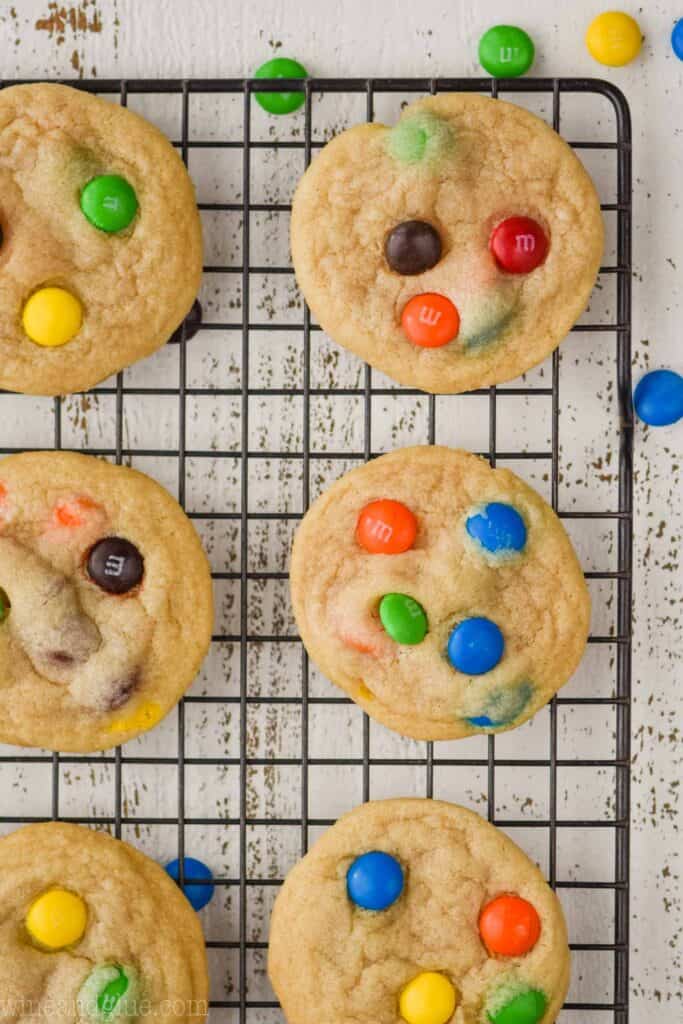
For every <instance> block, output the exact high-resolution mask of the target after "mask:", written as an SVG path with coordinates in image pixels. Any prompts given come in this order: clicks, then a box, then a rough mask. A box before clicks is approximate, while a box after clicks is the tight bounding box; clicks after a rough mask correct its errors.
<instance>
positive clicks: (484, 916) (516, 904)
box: [479, 895, 541, 956]
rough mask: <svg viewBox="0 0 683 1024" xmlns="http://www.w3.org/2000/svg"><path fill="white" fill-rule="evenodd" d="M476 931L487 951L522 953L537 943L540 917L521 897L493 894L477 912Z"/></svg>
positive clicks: (509, 954)
mask: <svg viewBox="0 0 683 1024" xmlns="http://www.w3.org/2000/svg"><path fill="white" fill-rule="evenodd" d="M479 934H480V935H481V939H482V942H483V943H484V945H485V946H486V948H487V949H488V951H489V953H498V954H499V955H500V956H524V954H525V953H528V952H529V951H530V950H532V949H533V948H534V946H535V945H536V943H537V942H538V938H539V936H540V934H541V919H540V918H539V916H538V913H537V911H536V909H535V907H533V906H532V905H531V903H529V902H528V900H523V899H522V897H521V896H512V895H507V896H496V898H495V899H493V900H491V902H490V903H487V904H486V906H485V907H484V909H483V910H482V912H481V914H480V915H479Z"/></svg>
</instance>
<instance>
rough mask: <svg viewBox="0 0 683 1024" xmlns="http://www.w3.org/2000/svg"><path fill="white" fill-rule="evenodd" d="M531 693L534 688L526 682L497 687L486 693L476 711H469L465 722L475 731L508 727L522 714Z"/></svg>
mask: <svg viewBox="0 0 683 1024" xmlns="http://www.w3.org/2000/svg"><path fill="white" fill-rule="evenodd" d="M533 693H534V688H533V686H532V685H531V683H528V682H522V683H517V684H513V685H510V684H509V683H508V684H506V685H505V686H497V687H495V688H494V689H493V690H490V691H489V693H487V695H486V697H485V698H484V702H483V704H482V705H480V706H479V708H478V709H477V710H476V711H475V710H474V709H473V708H471V709H470V711H469V713H468V714H467V715H466V717H465V720H466V721H467V722H469V724H470V725H473V726H474V727H475V728H477V729H498V728H500V727H501V726H504V725H510V723H511V722H514V720H515V719H516V718H519V716H520V715H521V714H522V712H523V711H524V709H525V708H526V706H527V704H528V703H529V701H530V700H531V698H532V696H533Z"/></svg>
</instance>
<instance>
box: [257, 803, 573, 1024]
mask: <svg viewBox="0 0 683 1024" xmlns="http://www.w3.org/2000/svg"><path fill="white" fill-rule="evenodd" d="M370 851H373V852H374V851H376V852H381V853H383V854H384V855H385V856H386V857H389V858H392V859H393V860H394V861H396V862H398V864H399V865H400V867H401V868H402V870H403V889H402V891H401V893H400V895H399V896H398V897H397V898H396V899H395V900H394V902H393V903H391V904H390V905H389V906H387V907H385V908H384V909H377V910H367V909H364V908H363V907H362V906H361V905H358V903H356V902H355V900H354V899H353V895H354V890H353V888H352V886H350V885H349V877H350V876H351V875H352V872H353V870H354V866H355V864H356V863H357V861H358V858H360V857H362V856H364V855H366V854H367V853H368V852H370ZM375 881H377V880H376V879H375ZM380 881H381V880H380ZM501 904H502V912H501ZM492 921H493V924H492ZM530 921H533V922H534V925H535V928H534V927H533V926H532V927H531V928H530V927H529V922H530ZM495 925H498V928H496V927H495ZM501 925H502V927H501ZM510 932H512V933H513V934H516V936H517V947H516V949H515V950H514V951H513V952H512V955H511V952H510V949H507V950H506V952H497V951H496V950H497V948H498V947H501V948H502V944H501V942H500V941H499V938H500V934H502V933H510ZM520 939H521V940H522V941H519V940H520ZM491 944H492V945H493V946H494V947H495V948H494V949H491V948H490V945H491ZM268 973H269V976H270V979H271V982H272V984H273V988H274V989H275V992H276V994H277V996H278V998H279V999H280V1002H281V1004H282V1009H283V1011H284V1013H285V1016H286V1018H287V1021H288V1022H289V1024H317V1022H318V1021H320V1020H330V1021H332V1020H333V1021H354V1022H355V1024H366V1022H367V1024H398V1022H401V1021H407V1022H408V1024H446V1022H447V1021H449V1020H450V1021H453V1024H488V1022H489V1021H492V1022H494V1024H505V1022H506V1021H507V1022H510V1021H512V1020H513V1018H512V1017H510V1016H505V1015H504V1014H505V1010H506V1007H509V1005H510V1004H511V1003H514V1002H515V1001H516V1002H517V1005H518V1006H519V1005H520V1003H525V1004H526V1005H527V1008H528V1009H530V1010H531V1013H530V1014H529V1015H527V1016H525V1017H518V1018H514V1019H515V1020H516V1024H540V1022H542V1024H551V1022H552V1021H554V1020H555V1017H556V1016H557V1014H558V1013H559V1010H560V1007H561V1006H562V1002H563V1000H564V997H565V995H566V992H567V987H568V983H569V949H568V946H567V932H566V927H565V923H564V918H563V915H562V910H561V907H560V904H559V901H558V899H557V897H556V896H555V894H554V893H553V892H552V890H551V889H550V887H549V886H548V885H547V883H546V882H545V880H544V879H543V876H542V875H541V873H540V871H539V870H538V868H537V867H536V866H535V865H534V864H532V863H531V861H530V860H529V858H528V857H527V856H526V854H525V853H523V852H522V851H521V850H520V849H519V847H517V846H516V845H515V844H514V843H513V842H512V840H511V839H508V838H507V836H506V835H504V834H503V833H502V832H500V831H499V830H498V829H496V828H495V827H494V826H493V825H489V824H488V822H486V821H484V819H483V818H480V817H479V816H478V815H477V814H474V813H473V812H472V811H468V810H466V809H465V808H463V807H457V806H456V805H454V804H449V803H444V802H441V801H437V800H420V799H402V800H380V801H375V802H371V803H367V804H364V805H363V806H361V807H358V808H356V809H355V810H353V811H351V813H350V814H347V815H345V816H344V817H343V818H341V819H340V820H339V821H338V822H337V823H336V824H335V825H333V826H332V828H331V829H329V830H328V831H327V832H326V833H325V834H324V835H323V836H322V838H321V839H319V840H318V841H317V842H316V844H315V845H314V846H313V848H312V849H311V850H310V852H309V853H308V854H307V855H306V856H305V857H304V858H303V860H301V861H300V862H299V863H298V864H297V865H296V866H295V867H294V868H293V869H292V871H290V873H289V874H288V876H287V878H286V879H285V883H284V885H283V887H282V889H281V890H280V893H279V894H278V897H277V900H276V901H275V907H274V910H273V915H272V918H271V923H270V945H269V952H268ZM509 1012H510V1011H509V1010H508V1014H509Z"/></svg>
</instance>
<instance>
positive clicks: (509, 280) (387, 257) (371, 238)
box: [291, 93, 604, 393]
mask: <svg viewBox="0 0 683 1024" xmlns="http://www.w3.org/2000/svg"><path fill="white" fill-rule="evenodd" d="M415 222H417V223H418V224H420V225H422V227H421V228H416V227H415ZM430 232H431V233H432V234H430ZM434 233H435V234H436V236H437V240H436V241H435V240H434ZM603 234H604V230H603V223H602V216H601V213H600V204H599V201H598V197H597V195H596V192H595V188H594V186H593V184H592V182H591V180H590V178H589V177H588V174H587V173H586V171H585V170H584V168H583V165H582V164H581V163H580V161H579V160H578V158H577V157H576V156H575V155H574V153H573V152H572V150H571V148H570V147H569V146H568V145H567V143H566V142H564V140H563V139H561V138H560V136H559V135H557V133H556V132H554V131H553V130H552V129H551V128H550V127H549V126H548V125H547V124H546V123H545V122H544V121H542V120H541V119H540V118H538V117H536V116H535V115H533V114H530V113H528V112H527V111H526V110H522V109H521V108H520V107H516V106H514V105H512V104H510V103H505V102H504V101H502V100H492V99H488V98H485V97H483V96H476V95H470V94H453V93H451V94H442V95H439V96H430V97H428V98H427V99H423V100H420V101H419V102H417V103H413V104H411V105H410V106H408V107H407V108H406V109H405V110H404V111H403V113H402V115H401V119H400V120H399V122H398V124H397V125H396V126H395V127H394V128H391V129H390V128H388V127H387V126H386V125H382V124H363V125H357V126H355V127H353V128H350V129H348V130H347V131H345V132H342V133H341V134H340V135H338V136H337V137H336V138H334V139H333V140H332V141H331V142H329V143H328V144H327V145H326V146H325V148H324V149H323V150H322V151H321V152H320V153H319V154H318V155H317V156H316V157H315V158H314V160H313V162H312V164H311V165H310V167H309V168H308V170H307V171H306V173H305V174H304V176H303V178H302V180H301V182H300V183H299V186H298V188H297V191H296V194H295V196H294V204H293V208H292V221H291V244H292V257H293V261H294V268H295V271H296V276H297V281H298V283H299V286H300V287H301V290H302V292H303V294H304V296H305V298H306V301H307V302H308V304H309V306H310V307H311V310H312V311H313V313H314V314H315V316H316V318H317V319H318V321H319V323H320V325H321V326H322V328H323V330H325V331H327V333H328V334H329V335H330V336H331V337H332V338H333V339H334V340H335V341H336V342H338V343H339V344H340V345H343V346H344V347H345V348H348V349H350V350H351V351H352V352H355V353H356V355H358V356H360V357H361V358H362V359H364V360H365V361H366V362H368V363H370V364H371V366H374V367H375V368H376V369H378V370H381V371H382V372H384V373H386V374H388V375H389V376H390V377H392V378H393V379H394V380H396V381H399V382H400V383H401V384H407V385H410V386H414V387H418V388H422V389H423V390H424V391H431V392H437V393H453V392H461V391H467V390H470V389H474V388H478V387H483V386H486V385H490V384H499V383H501V382H502V381H507V380H510V379H512V378H514V377H517V376H518V375H519V374H521V373H523V372H524V371H525V370H528V369H529V368H530V367H532V366H534V365H536V363H539V362H541V361H542V360H543V359H545V357H546V356H547V355H548V354H549V353H550V352H552V350H553V349H554V348H555V347H556V346H557V345H558V344H559V343H560V341H561V340H562V339H563V338H564V336H565V335H566V334H567V332H568V331H569V329H570V328H571V326H572V325H573V324H574V322H575V321H576V319H577V317H578V316H579V315H580V314H581V312H582V311H583V309H584V308H585V306H586V303H587V301H588V297H589V295H590V292H591V289H592V287H593V284H594V283H595V278H596V275H597V273H598V269H599V266H600V261H601V257H602V251H603ZM437 242H440V244H437ZM546 250H547V252H546ZM418 297H420V298H418ZM406 331H407V333H406ZM411 337H413V338H415V339H416V341H411V340H410V338H411Z"/></svg>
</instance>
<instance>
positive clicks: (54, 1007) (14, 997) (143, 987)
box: [0, 822, 208, 1024]
mask: <svg viewBox="0 0 683 1024" xmlns="http://www.w3.org/2000/svg"><path fill="white" fill-rule="evenodd" d="M57 888H60V889H61V890H65V891H66V892H68V893H69V894H71V896H72V897H75V898H76V899H77V900H78V901H79V903H81V902H82V904H83V905H84V909H85V915H86V922H85V928H84V930H83V932H82V935H81V936H80V937H79V938H77V939H76V941H74V942H73V943H72V944H71V945H69V947H68V948H63V949H55V950H52V951H48V950H46V949H44V948H40V946H39V945H37V944H36V942H35V941H34V939H33V938H32V935H31V932H30V930H29V928H28V927H27V923H26V922H27V916H28V914H29V910H30V908H31V907H32V905H33V904H34V903H35V901H36V900H37V899H39V898H40V897H41V896H43V895H44V894H45V893H48V892H50V891H53V890H55V889H57ZM0 906H2V914H1V915H0V945H1V947H2V957H1V958H0V1020H1V1021H3V1024H28V1022H29V1021H35V1020H38V1019H43V1020H52V1021H59V1022H60V1024H105V1022H106V1021H107V1020H110V1019H111V1020H117V1021H119V1020H122V1019H125V1020H127V1021H129V1022H132V1021H134V1020H140V1021H144V1020H146V1019H149V1020H154V1021H157V1022H158V1024H171V1022H173V1024H200V1022H201V1021H202V1020H203V1019H204V1017H205V1015H206V1007H207V1000H208V980H207V967H206V955H205V951H204V940H203V936H202V931H201V927H200V924H199V919H198V917H197V915H196V914H195V913H194V911H193V910H192V908H191V907H190V905H189V903H188V902H187V900H186V899H185V897H184V896H183V894H182V893H181V892H180V890H179V889H178V888H177V886H176V885H175V884H174V883H173V882H172V881H171V880H170V878H169V877H168V876H167V874H166V872H165V871H163V869H162V868H160V867H159V865H158V864H155V863H154V861H152V860H150V859H149V857H146V856H145V855H143V854H142V853H139V852H138V851H137V850H135V849H133V847H131V846H129V845H128V844H127V843H123V842H121V841H119V840H115V839H113V838H111V837H110V836H108V835H106V834H104V833H100V832H95V831H93V830H91V829H87V828H84V827H82V826H80V825H70V824H63V823H57V822H49V823H44V824H39V825H28V826H25V827H24V828H20V829H18V830H17V831H16V832H13V833H12V834H11V835H8V836H5V837H3V838H1V839H0ZM113 965H120V966H121V968H122V969H123V970H125V972H126V974H127V975H128V977H129V978H130V977H135V981H136V985H135V1000H134V1005H131V1006H129V1007H128V1009H129V1011H131V1012H129V1014H128V1015H126V1017H125V1018H122V1017H121V1016H118V1015H112V1014H107V1013H104V1012H100V1013H97V1010H96V1007H97V1003H96V1001H95V1004H94V1010H95V1012H94V1013H93V1014H92V1015H91V1014H89V1013H87V1012H86V1009H87V1007H88V1005H89V1003H90V1002H92V1000H88V999H87V995H88V994H89V993H88V987H86V986H88V979H89V978H92V976H93V972H95V971H100V972H101V971H102V968H104V967H106V966H109V967H110V968H111V967H112V966H113ZM110 973H111V972H110ZM114 973H115V972H114ZM105 978H106V974H105ZM96 980H97V975H95V981H96ZM89 987H90V988H92V987H93V986H92V982H90V984H89ZM96 994H97V993H95V995H96ZM110 999H111V989H110ZM101 1007H102V1001H101V1000H100V1008H101ZM112 1009H113V1008H112ZM135 1011H138V1012H135Z"/></svg>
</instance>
